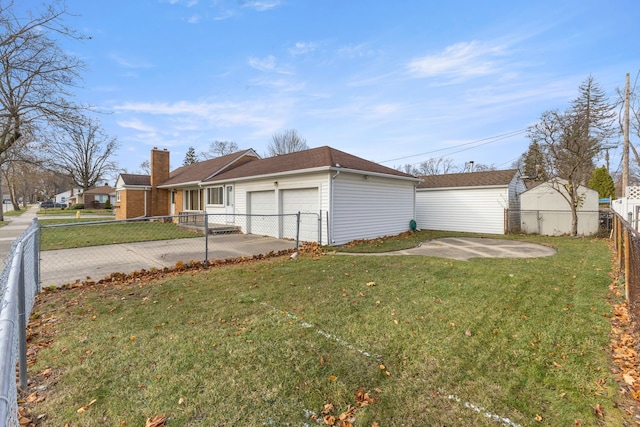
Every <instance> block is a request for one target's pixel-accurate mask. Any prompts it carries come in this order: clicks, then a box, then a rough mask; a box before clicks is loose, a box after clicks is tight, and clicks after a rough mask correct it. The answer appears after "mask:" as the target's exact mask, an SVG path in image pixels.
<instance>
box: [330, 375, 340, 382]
mask: <svg viewBox="0 0 640 427" xmlns="http://www.w3.org/2000/svg"><path fill="white" fill-rule="evenodd" d="M337 379H338V377H336V376H335V375H329V381H331V382H334V381H335V380H337Z"/></svg>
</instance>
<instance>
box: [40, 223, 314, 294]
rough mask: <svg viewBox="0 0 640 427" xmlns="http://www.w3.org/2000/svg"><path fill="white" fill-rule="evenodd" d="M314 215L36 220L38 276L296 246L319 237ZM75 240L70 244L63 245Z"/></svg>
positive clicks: (83, 274) (72, 277)
mask: <svg viewBox="0 0 640 427" xmlns="http://www.w3.org/2000/svg"><path fill="white" fill-rule="evenodd" d="M320 218H321V217H320V215H319V214H316V213H296V214H285V215H268V214H265V215H259V214H255V215H244V214H210V213H205V212H189V213H183V214H181V215H178V216H161V217H152V218H136V219H129V220H120V221H114V220H110V221H88V222H73V223H68V224H51V225H42V226H41V247H42V249H43V250H42V252H41V281H42V285H43V286H59V285H63V284H67V283H73V282H78V281H86V280H92V281H97V280H100V279H102V278H104V277H106V276H109V275H111V274H113V273H123V274H128V273H131V272H133V271H139V270H143V269H145V270H152V269H164V268H172V267H175V266H176V265H177V264H178V263H183V264H188V263H191V262H196V261H197V262H203V263H205V264H206V263H209V262H212V261H216V260H225V259H235V258H241V257H245V258H250V257H252V256H258V255H264V254H267V253H271V252H273V253H278V252H281V251H285V250H295V249H298V246H299V244H300V242H320V239H321V237H322V235H323V230H322V223H321V221H320ZM69 246H72V247H74V246H77V247H76V248H75V249H63V248H68V247H69Z"/></svg>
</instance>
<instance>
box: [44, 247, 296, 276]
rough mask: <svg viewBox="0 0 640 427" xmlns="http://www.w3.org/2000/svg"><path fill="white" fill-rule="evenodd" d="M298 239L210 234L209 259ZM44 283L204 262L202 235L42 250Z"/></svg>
mask: <svg viewBox="0 0 640 427" xmlns="http://www.w3.org/2000/svg"><path fill="white" fill-rule="evenodd" d="M294 248H295V242H293V241H289V240H279V239H274V238H272V237H265V236H256V235H252V234H229V235H219V236H209V245H208V253H209V256H208V259H209V261H213V260H221V259H229V258H239V257H251V256H254V255H259V254H266V253H268V252H270V251H273V252H278V251H281V250H288V249H294ZM40 258H41V261H40V277H41V282H42V286H60V285H64V284H67V283H74V282H75V281H84V280H96V281H97V280H100V279H102V278H104V277H105V276H108V275H110V274H111V273H125V274H128V273H131V272H133V271H137V270H142V269H145V270H149V269H151V268H156V269H162V268H164V267H175V265H176V263H177V262H178V261H182V262H183V263H185V264H186V263H188V262H189V261H192V260H193V261H204V259H205V240H204V236H203V237H196V238H190V239H175V240H156V241H151V242H140V243H123V244H116V245H105V246H91V247H87V248H77V249H60V250H55V251H43V252H41V253H40Z"/></svg>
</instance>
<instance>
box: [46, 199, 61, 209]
mask: <svg viewBox="0 0 640 427" xmlns="http://www.w3.org/2000/svg"><path fill="white" fill-rule="evenodd" d="M66 207H67V205H65V204H63V203H58V202H54V201H53V200H47V201H46V202H42V203H40V208H41V209H48V208H62V209H64V208H66Z"/></svg>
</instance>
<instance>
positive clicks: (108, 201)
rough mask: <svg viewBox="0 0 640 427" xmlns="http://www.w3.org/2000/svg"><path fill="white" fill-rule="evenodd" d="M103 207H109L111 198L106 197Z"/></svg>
mask: <svg viewBox="0 0 640 427" xmlns="http://www.w3.org/2000/svg"><path fill="white" fill-rule="evenodd" d="M104 208H105V209H111V198H108V199H107V201H106V202H104Z"/></svg>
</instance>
